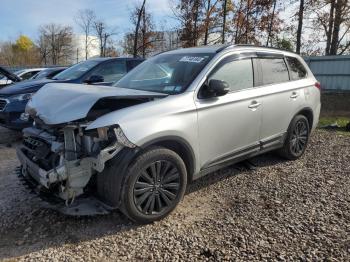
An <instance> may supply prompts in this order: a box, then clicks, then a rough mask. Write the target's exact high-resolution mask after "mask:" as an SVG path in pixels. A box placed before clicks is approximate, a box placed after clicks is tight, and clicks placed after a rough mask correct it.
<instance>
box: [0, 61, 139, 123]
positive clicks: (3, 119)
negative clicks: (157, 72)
mask: <svg viewBox="0 0 350 262" xmlns="http://www.w3.org/2000/svg"><path fill="white" fill-rule="evenodd" d="M142 61H143V59H140V58H94V59H89V60H87V61H84V62H81V63H78V64H75V65H73V66H71V67H69V68H67V69H66V70H64V71H62V72H61V73H59V74H57V75H56V76H54V77H53V78H52V79H38V80H36V79H34V80H28V81H23V82H20V83H17V84H13V85H10V86H6V87H4V88H2V89H0V125H1V126H4V127H7V128H10V129H16V130H20V129H22V128H24V127H27V126H30V125H31V124H32V121H31V119H29V118H28V115H26V114H25V113H24V110H25V107H26V104H27V102H28V100H29V99H30V98H31V96H32V95H33V94H34V93H35V92H37V91H38V90H39V89H40V88H41V87H42V86H44V85H45V84H47V83H53V82H56V83H74V84H97V83H98V84H100V85H111V84H112V83H114V82H116V81H118V80H119V79H120V78H121V77H122V76H123V75H125V74H126V73H127V72H129V71H130V70H131V69H132V68H134V67H135V66H137V65H138V64H140V63H141V62H142ZM72 88H74V87H73V86H72ZM51 99H52V100H54V99H55V97H47V98H46V100H48V101H51ZM65 102H67V101H65Z"/></svg>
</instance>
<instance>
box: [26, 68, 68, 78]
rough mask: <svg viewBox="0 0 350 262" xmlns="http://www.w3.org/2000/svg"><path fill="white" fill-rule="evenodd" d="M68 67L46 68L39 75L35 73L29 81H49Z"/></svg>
mask: <svg viewBox="0 0 350 262" xmlns="http://www.w3.org/2000/svg"><path fill="white" fill-rule="evenodd" d="M67 68H68V67H52V68H47V69H45V70H43V71H41V72H39V73H37V74H36V75H34V76H32V77H31V78H30V80H33V79H36V80H39V79H44V78H47V79H51V78H53V77H54V76H55V75H57V74H59V73H61V72H62V71H63V70H66V69H67Z"/></svg>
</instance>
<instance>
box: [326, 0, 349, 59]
mask: <svg viewBox="0 0 350 262" xmlns="http://www.w3.org/2000/svg"><path fill="white" fill-rule="evenodd" d="M346 2H347V1H346V0H338V1H337V3H336V5H335V14H336V16H335V19H334V27H333V36H332V42H331V47H330V50H329V54H330V55H336V54H337V51H338V44H339V31H340V25H341V23H342V19H343V18H342V16H343V14H342V8H343V5H344V4H346Z"/></svg>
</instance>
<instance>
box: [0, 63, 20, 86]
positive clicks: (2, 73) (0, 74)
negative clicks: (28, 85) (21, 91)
mask: <svg viewBox="0 0 350 262" xmlns="http://www.w3.org/2000/svg"><path fill="white" fill-rule="evenodd" d="M20 81H21V78H20V77H18V76H17V75H15V74H13V73H11V72H10V71H8V70H6V69H5V68H3V67H1V66H0V88H2V87H4V86H7V85H9V84H12V83H14V82H20Z"/></svg>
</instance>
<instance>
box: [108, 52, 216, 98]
mask: <svg viewBox="0 0 350 262" xmlns="http://www.w3.org/2000/svg"><path fill="white" fill-rule="evenodd" d="M212 56H213V54H208V53H206V54H197V53H192V54H191V53H189V54H161V55H158V56H155V57H153V58H150V59H148V60H146V61H145V62H143V63H141V64H140V65H138V66H137V67H135V68H134V69H133V70H132V71H131V72H130V73H128V74H127V75H125V76H124V77H123V78H122V79H120V80H119V81H118V82H117V83H116V84H114V86H118V87H122V88H129V89H138V90H145V91H153V92H160V93H167V94H177V93H181V92H183V91H185V90H186V88H187V87H188V85H189V84H190V83H191V82H192V81H193V79H194V78H195V77H196V76H197V75H198V74H199V72H200V71H201V70H202V69H203V67H204V66H205V65H206V64H207V63H208V62H209V60H210V59H211V58H212Z"/></svg>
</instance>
